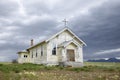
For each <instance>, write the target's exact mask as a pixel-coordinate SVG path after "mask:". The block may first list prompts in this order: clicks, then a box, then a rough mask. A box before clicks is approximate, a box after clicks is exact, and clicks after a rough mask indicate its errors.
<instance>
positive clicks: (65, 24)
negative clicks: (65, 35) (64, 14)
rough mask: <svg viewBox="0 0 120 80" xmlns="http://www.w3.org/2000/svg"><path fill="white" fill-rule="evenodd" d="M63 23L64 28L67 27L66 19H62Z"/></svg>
mask: <svg viewBox="0 0 120 80" xmlns="http://www.w3.org/2000/svg"><path fill="white" fill-rule="evenodd" d="M63 22H64V26H65V27H67V22H68V21H67V20H66V19H64V20H63Z"/></svg>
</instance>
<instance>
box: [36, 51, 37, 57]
mask: <svg viewBox="0 0 120 80" xmlns="http://www.w3.org/2000/svg"><path fill="white" fill-rule="evenodd" d="M36 57H37V49H36Z"/></svg>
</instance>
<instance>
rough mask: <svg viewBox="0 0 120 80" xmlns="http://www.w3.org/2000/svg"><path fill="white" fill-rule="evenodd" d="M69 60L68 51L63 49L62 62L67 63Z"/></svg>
mask: <svg viewBox="0 0 120 80" xmlns="http://www.w3.org/2000/svg"><path fill="white" fill-rule="evenodd" d="M66 59H67V57H66V49H62V62H65V61H66Z"/></svg>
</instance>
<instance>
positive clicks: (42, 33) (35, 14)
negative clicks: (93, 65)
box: [0, 0, 120, 61]
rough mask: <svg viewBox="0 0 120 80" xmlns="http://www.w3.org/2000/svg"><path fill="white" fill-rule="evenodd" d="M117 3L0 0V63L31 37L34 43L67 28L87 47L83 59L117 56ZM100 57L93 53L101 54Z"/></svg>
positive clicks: (115, 0)
mask: <svg viewBox="0 0 120 80" xmlns="http://www.w3.org/2000/svg"><path fill="white" fill-rule="evenodd" d="M119 13H120V1H118V0H111V1H108V0H101V1H96V0H76V1H68V0H66V1H64V0H58V1H57V0H55V1H54V0H52V1H48V2H47V1H42V0H36V1H33V0H30V1H29V2H28V1H25V0H23V1H21V2H19V1H16V0H2V1H1V2H0V34H1V35H0V53H1V54H0V56H2V57H3V58H1V57H0V60H1V61H4V60H5V59H6V60H7V61H8V60H10V59H12V58H17V54H16V52H17V51H19V50H22V49H26V48H27V47H28V46H29V40H30V39H31V38H34V39H35V40H36V39H37V40H38V41H39V40H41V39H43V38H46V36H50V35H52V34H53V33H55V32H57V31H59V30H61V29H62V28H63V25H61V24H62V20H61V19H63V18H68V20H69V22H68V26H69V27H70V28H71V29H72V30H73V31H74V32H75V33H76V35H78V36H79V37H80V38H81V39H82V40H84V41H85V42H86V44H87V46H86V47H84V59H90V58H103V57H120V55H119V54H118V53H119V52H111V53H105V52H106V51H111V50H113V49H114V51H115V50H116V49H117V48H120V45H119V44H120V35H119V34H120V27H119V26H120V23H119V21H120V14H119ZM101 51H103V52H104V53H102V54H97V53H101Z"/></svg>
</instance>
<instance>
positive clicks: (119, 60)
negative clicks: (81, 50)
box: [87, 58, 120, 62]
mask: <svg viewBox="0 0 120 80" xmlns="http://www.w3.org/2000/svg"><path fill="white" fill-rule="evenodd" d="M87 62H120V59H117V58H108V59H107V60H106V59H97V60H94V59H93V60H88V61H87Z"/></svg>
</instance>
